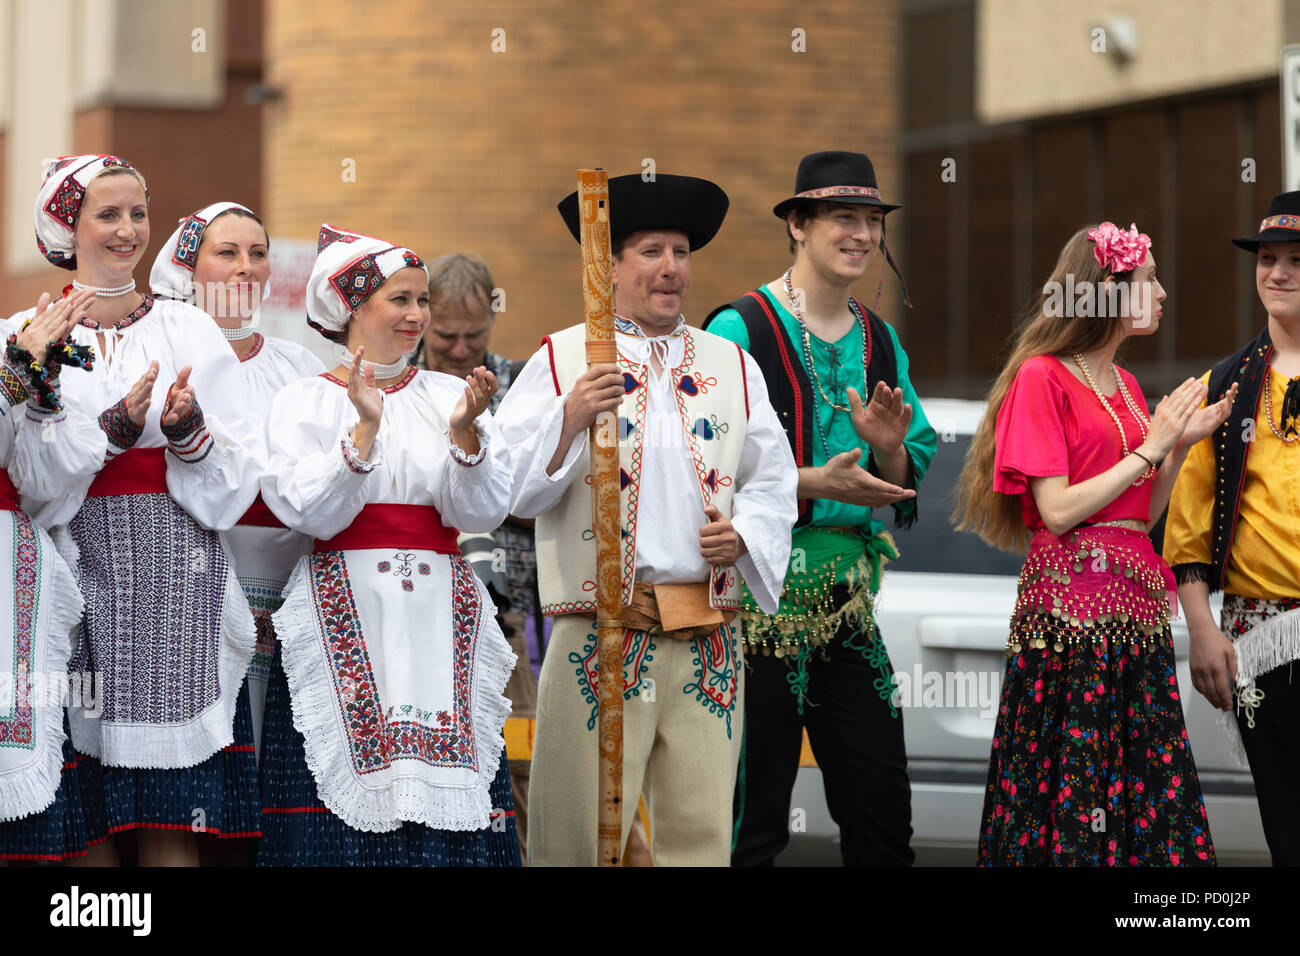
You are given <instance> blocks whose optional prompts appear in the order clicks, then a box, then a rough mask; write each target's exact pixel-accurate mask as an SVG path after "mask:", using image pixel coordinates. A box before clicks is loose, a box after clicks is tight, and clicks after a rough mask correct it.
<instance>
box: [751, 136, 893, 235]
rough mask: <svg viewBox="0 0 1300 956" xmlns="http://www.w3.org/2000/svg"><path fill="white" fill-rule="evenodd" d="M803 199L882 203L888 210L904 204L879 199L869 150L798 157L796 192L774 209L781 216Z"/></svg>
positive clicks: (880, 204)
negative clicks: (865, 151)
mask: <svg viewBox="0 0 1300 956" xmlns="http://www.w3.org/2000/svg"><path fill="white" fill-rule="evenodd" d="M801 202H838V203H848V204H849V205H854V206H879V207H880V208H881V209H882V210H884V211H885V212H890V211H892V210H894V209H900V208H902V207H901V206H900V205H899V204H898V203H887V202H883V201H881V199H880V190H879V189H877V188H876V170H875V167H873V166H872V165H871V160H870V159H868V158H867V154H866V153H846V152H844V151H843V150H838V149H830V150H826V151H825V152H821V153H809V154H808V155H807V156H805V157H804V158H803V159H801V160H799V171H798V172H797V173H795V176H794V195H793V196H791V197H790V198H789V199H785V200H782V201H781V202H779V203H777V204H776V205H775V206H774V207H773V208H772V212H773V213H775V214H776V217H777V218H778V219H784V218H785V217H786V214H787V213H789V212H790V210H791V209H792V208H793V207H794V206H795V205H796V204H797V203H801Z"/></svg>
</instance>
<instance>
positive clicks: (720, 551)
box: [700, 505, 747, 568]
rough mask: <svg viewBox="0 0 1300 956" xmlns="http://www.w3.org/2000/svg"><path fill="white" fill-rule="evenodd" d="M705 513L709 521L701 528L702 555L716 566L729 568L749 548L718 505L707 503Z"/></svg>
mask: <svg viewBox="0 0 1300 956" xmlns="http://www.w3.org/2000/svg"><path fill="white" fill-rule="evenodd" d="M704 514H705V516H706V517H707V518H708V519H709V523H708V524H706V525H704V526H703V527H701V528H700V555H701V557H703V558H704V560H705V561H707V562H709V564H711V565H713V566H714V567H715V568H729V567H731V566H732V565H733V564H735V563H736V562H737V561H738V560H739V559H740V556H741V555H742V554H744V553H745V551H746V550H747V549H746V547H745V541H744V539H743V538H741V536H740V535H739V534H738V533H737V532H736V529H735V527H734V526H733V525H732V523H731V521H730V519H728V518H724V517H723V515H722V512H721V511H719V510H718V509H717V506H716V505H706V506H705V508H704Z"/></svg>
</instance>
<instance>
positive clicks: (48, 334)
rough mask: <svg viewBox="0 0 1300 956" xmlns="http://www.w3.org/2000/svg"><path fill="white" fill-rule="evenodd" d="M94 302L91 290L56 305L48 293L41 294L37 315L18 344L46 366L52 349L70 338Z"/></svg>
mask: <svg viewBox="0 0 1300 956" xmlns="http://www.w3.org/2000/svg"><path fill="white" fill-rule="evenodd" d="M94 298H95V292H94V290H92V289H79V290H77V291H75V292H73V293H72V294H71V295H70V296H68V297H67V298H66V299H59V300H57V301H55V300H53V299H52V298H51V296H50V294H49V293H48V292H42V293H41V297H40V298H39V299H38V300H37V301H36V314H35V315H33V316H32V320H31V322H30V324H28V326H27V327H26V328H25V329H23V330H22V331H21V332H19V333H18V337H17V339H16V340H15V341H16V344H17V345H18V346H19V347H20V348H24V349H26V350H27V351H28V352H29V353H31V356H32V361H34V362H35V363H36V364H37V365H44V364H45V359H46V356H47V355H48V353H49V347H50V346H51V345H53V344H54V343H55V342H59V341H62V340H63V339H65V338H67V336H68V333H69V332H71V331H72V327H73V326H74V325H76V324H77V320H78V319H80V318H81V317H82V316H83V315H85V314H86V309H87V307H88V306H89V305H90V303H91V302H92V301H93V300H94Z"/></svg>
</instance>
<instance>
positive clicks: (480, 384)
mask: <svg viewBox="0 0 1300 956" xmlns="http://www.w3.org/2000/svg"><path fill="white" fill-rule="evenodd" d="M465 381H466V382H467V383H468V384H467V385H466V386H465V394H464V395H462V396H461V398H460V401H458V402H457V403H456V407H455V409H454V410H453V411H452V413H451V430H452V432H463V431H465V430H466V429H469V430H473V428H474V419H476V418H478V417H479V416H480V415H482V414H483V413H484V412H485V411H487V409H488V406H489V405H490V404H491V402H492V396H493V395H495V394H496V393H497V388H498V386H497V377H496V376H495V375H493V374H492V373H491V372H489V371H488V370H487V369H486V368H485V367H484V366H482V365H480V366H479V367H478V368H476V369H474V371H473V373H472V374H470V375H466V376H465Z"/></svg>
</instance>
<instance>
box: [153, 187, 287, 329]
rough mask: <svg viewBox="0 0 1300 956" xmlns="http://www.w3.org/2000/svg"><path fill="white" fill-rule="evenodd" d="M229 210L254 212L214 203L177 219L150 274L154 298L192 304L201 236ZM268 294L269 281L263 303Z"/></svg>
mask: <svg viewBox="0 0 1300 956" xmlns="http://www.w3.org/2000/svg"><path fill="white" fill-rule="evenodd" d="M229 209H242V210H244V212H246V213H248V214H249V215H252V214H253V210H251V209H249V208H248V207H247V206H241V205H240V204H239V203H237V202H214V203H213V204H212V205H210V206H204V207H203V208H202V209H200V210H199V211H198V212H196V213H193V214H191V215H189V216H186V217H185V218H184V219H182V220H180V224H179V225H178V226H177V227H176V231H175V232H173V233H172V234H171V237H170V238H169V239H168V240H167V241H166V242H165V243H163V247H162V248H161V249H160V250H158V256H157V258H155V259H154V261H153V268H152V269H151V270H150V271H149V287H150V288H151V289H152V290H153V292H154V295H161V296H166V297H167V298H169V299H178V300H180V301H181V302H189V303H190V304H193V303H194V267H195V265H197V263H198V258H199V246H201V245H202V244H203V233H204V232H205V231H206V230H207V228H208V225H209V224H210V223H211V222H212V220H214V219H216V218H217V217H218V216H220V215H221V214H222V213H223V212H226V211H227V210H229ZM270 294H271V282H270V280H269V279H268V280H267V282H266V286H265V287H264V288H263V289H262V301H263V302H265V301H266V297H267V296H268V295H270Z"/></svg>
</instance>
